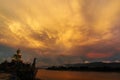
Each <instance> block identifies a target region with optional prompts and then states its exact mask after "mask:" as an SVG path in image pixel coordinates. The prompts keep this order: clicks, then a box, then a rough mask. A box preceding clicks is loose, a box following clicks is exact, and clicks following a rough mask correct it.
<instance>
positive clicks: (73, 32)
mask: <svg viewBox="0 0 120 80" xmlns="http://www.w3.org/2000/svg"><path fill="white" fill-rule="evenodd" d="M17 48H20V49H21V50H22V55H23V59H24V60H25V61H28V62H29V61H30V60H32V59H33V58H34V57H37V58H38V61H37V63H38V64H39V65H57V64H71V63H79V62H81V61H82V60H87V61H108V60H111V61H115V60H120V0H0V62H1V61H3V60H5V59H8V60H9V59H10V58H11V56H12V55H13V54H14V53H15V51H16V49H17Z"/></svg>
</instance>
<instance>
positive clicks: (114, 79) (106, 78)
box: [36, 69, 120, 80]
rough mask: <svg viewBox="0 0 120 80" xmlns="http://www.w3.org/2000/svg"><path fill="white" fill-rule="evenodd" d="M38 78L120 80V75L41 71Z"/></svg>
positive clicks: (54, 79)
mask: <svg viewBox="0 0 120 80" xmlns="http://www.w3.org/2000/svg"><path fill="white" fill-rule="evenodd" d="M36 77H37V78H40V79H41V80H120V73H115V72H110V73H109V72H76V71H53V70H44V69H40V70H39V71H38V73H37V75H36Z"/></svg>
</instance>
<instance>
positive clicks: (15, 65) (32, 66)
mask: <svg viewBox="0 0 120 80" xmlns="http://www.w3.org/2000/svg"><path fill="white" fill-rule="evenodd" d="M37 71H38V69H37V68H36V58H34V59H33V62H32V63H25V62H23V60H22V55H21V50H20V49H18V50H17V51H16V54H14V55H13V57H12V60H11V61H10V62H8V61H7V60H5V61H4V62H2V63H1V64H0V73H7V74H11V75H14V76H17V77H18V78H19V80H36V78H35V76H36V73H37ZM11 80H15V79H11Z"/></svg>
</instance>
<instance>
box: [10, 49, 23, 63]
mask: <svg viewBox="0 0 120 80" xmlns="http://www.w3.org/2000/svg"><path fill="white" fill-rule="evenodd" d="M21 58H22V55H21V50H20V49H18V50H17V51H16V54H14V55H13V58H12V62H22V59H21Z"/></svg>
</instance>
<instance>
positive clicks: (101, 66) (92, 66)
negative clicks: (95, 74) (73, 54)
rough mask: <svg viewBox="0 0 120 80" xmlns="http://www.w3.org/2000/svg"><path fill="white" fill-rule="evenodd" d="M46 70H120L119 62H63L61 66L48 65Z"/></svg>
mask: <svg viewBox="0 0 120 80" xmlns="http://www.w3.org/2000/svg"><path fill="white" fill-rule="evenodd" d="M47 69H48V70H71V71H104V72H105V71H106V72H120V63H102V62H93V63H77V64H65V65H63V66H52V67H48V68H47Z"/></svg>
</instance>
